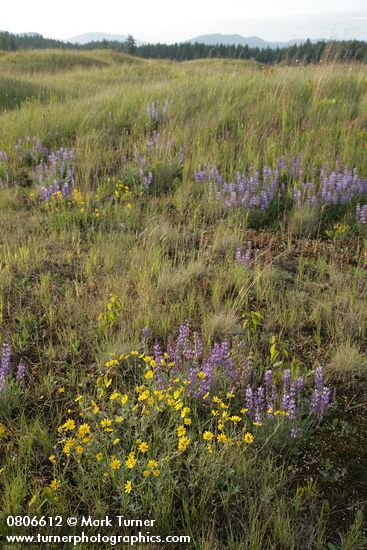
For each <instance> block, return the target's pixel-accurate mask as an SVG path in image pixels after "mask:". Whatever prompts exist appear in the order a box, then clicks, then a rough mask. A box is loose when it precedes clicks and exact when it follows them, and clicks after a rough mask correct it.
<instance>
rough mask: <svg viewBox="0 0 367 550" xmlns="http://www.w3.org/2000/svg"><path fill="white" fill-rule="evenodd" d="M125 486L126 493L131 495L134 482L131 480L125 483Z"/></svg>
mask: <svg viewBox="0 0 367 550" xmlns="http://www.w3.org/2000/svg"><path fill="white" fill-rule="evenodd" d="M124 488H125V493H126V494H127V495H129V494H130V493H131V490H132V483H131V481H130V480H129V481H127V482H126V483H125V485H124Z"/></svg>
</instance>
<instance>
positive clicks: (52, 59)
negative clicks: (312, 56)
mask: <svg viewBox="0 0 367 550" xmlns="http://www.w3.org/2000/svg"><path fill="white" fill-rule="evenodd" d="M0 67H1V71H2V75H3V77H2V78H1V80H0V105H1V108H2V109H3V112H2V113H1V114H0V117H1V125H0V151H1V150H5V151H6V152H7V154H8V156H9V163H8V164H7V165H6V166H5V165H4V163H3V164H1V163H0V180H3V181H4V182H5V183H6V185H5V188H2V189H0V210H1V217H0V324H1V326H0V337H1V338H0V339H1V341H2V342H5V341H6V342H10V343H11V345H12V350H13V353H14V360H15V361H16V360H19V359H20V358H21V357H23V358H24V361H25V363H26V365H27V371H28V376H27V378H26V383H25V385H24V386H23V387H22V386H19V384H17V383H16V382H14V381H13V382H12V383H9V384H8V386H7V388H6V392H3V393H2V394H0V422H1V423H2V424H3V426H4V428H5V433H4V434H3V436H1V435H0V502H1V505H0V508H1V510H2V512H1V513H2V519H4V518H5V517H6V516H7V515H9V514H12V515H14V514H29V515H38V516H42V515H56V514H57V513H58V514H61V515H63V516H65V517H66V516H68V515H69V516H70V515H78V514H82V513H83V514H92V515H93V514H94V515H95V516H97V515H103V514H107V513H108V514H110V515H113V514H114V513H116V511H122V513H124V514H125V515H128V514H129V513H130V514H131V515H135V516H137V517H140V516H141V515H143V516H144V515H149V516H150V517H152V518H154V519H156V520H157V524H158V525H159V528H160V532H161V533H165V534H167V533H168V534H173V533H174V534H188V535H190V536H191V537H192V541H193V543H192V547H195V548H200V549H203V550H204V549H208V550H209V549H222V548H223V549H227V548H228V549H232V548H233V549H237V548H241V549H242V548H243V549H247V548H248V549H251V550H254V549H259V550H262V549H265V548H269V549H270V548H274V549H282V548H284V549H286V548H287V549H298V548H302V549H304V548H310V549H314V548H320V549H322V548H328V549H330V550H332V549H335V548H337V549H351V550H352V549H358V548H361V549H362V548H364V545H365V543H366V538H365V537H366V531H365V529H366V526H365V523H364V516H363V514H364V513H365V503H366V500H367V486H366V482H365V479H364V478H365V476H364V472H365V468H366V464H367V455H366V450H365V449H366V448H367V447H366V443H367V441H366V427H367V417H366V415H365V412H364V407H363V404H364V403H365V390H366V382H365V379H366V326H367V313H366V312H367V292H366V288H367V272H366V251H367V247H366V244H367V241H366V234H365V231H364V229H363V228H362V229H361V227H360V226H359V227H358V226H357V225H356V223H355V220H354V215H353V211H352V209H346V210H345V209H344V210H343V209H339V210H337V212H331V213H330V212H329V211H319V210H312V211H307V210H304V209H302V210H300V211H298V210H296V209H293V207H290V208H286V210H285V211H284V212H278V211H276V212H273V213H271V215H270V214H269V215H264V216H263V217H259V216H258V215H256V216H246V215H245V214H244V213H243V212H242V213H241V212H240V211H232V212H229V213H224V212H223V211H222V210H220V209H218V206H217V205H216V204H214V203H213V202H212V201H211V200H210V198H209V196H208V194H207V193H206V192H205V191H204V190H202V189H201V188H200V186H199V185H198V184H195V183H194V177H193V174H194V171H195V170H196V169H198V168H199V167H201V168H202V167H203V166H204V165H205V164H206V163H210V164H216V165H217V166H218V167H219V168H220V169H221V171H222V172H223V173H225V174H227V175H228V177H231V176H233V175H234V173H235V171H236V170H237V169H245V168H246V167H249V166H253V167H255V168H261V167H262V165H263V164H264V163H266V164H267V165H269V166H274V165H275V164H276V162H277V160H278V158H279V157H280V156H281V155H283V154H284V155H288V154H293V155H298V154H299V153H302V154H303V161H302V162H303V169H304V172H305V174H306V177H311V170H312V168H315V167H317V168H320V167H321V166H322V165H323V164H324V163H330V164H331V165H333V164H334V162H335V160H336V158H337V157H340V159H341V161H342V163H344V164H345V165H347V166H348V167H350V168H352V167H354V166H356V167H357V168H358V171H359V173H360V174H362V175H364V176H366V174H367V157H366V154H365V150H366V145H367V69H366V67H365V66H361V65H358V66H357V65H351V66H349V65H347V66H338V65H325V66H317V67H312V66H309V67H275V68H272V69H270V70H269V69H268V68H267V69H266V70H263V69H262V67H261V66H258V65H256V64H254V63H248V62H238V61H223V60H207V61H194V62H187V63H182V64H177V63H173V62H163V61H145V60H141V59H139V60H137V59H134V58H132V57H129V56H126V55H122V54H121V55H120V54H115V53H112V52H109V51H95V52H86V53H71V52H63V51H62V52H61V51H60V52H52V51H49V52H25V53H23V52H17V53H14V54H12V53H9V54H2V55H1V57H0ZM13 97H14V99H13ZM9 98H12V99H9ZM157 98H158V99H159V100H160V104H161V105H164V102H165V100H166V99H168V102H169V110H168V115H167V119H166V120H165V121H164V123H162V124H161V125H160V127H159V128H158V131H159V132H160V140H161V150H160V152H159V153H158V154H157V157H156V158H154V159H153V161H152V170H153V174H154V185H153V186H152V188H151V189H150V192H149V193H144V192H143V191H142V189H141V187H139V185H138V183H137V182H138V180H139V172H138V165H137V164H136V163H135V164H134V162H135V161H134V155H135V147H136V146H138V147H139V149H140V150H143V151H145V150H146V141H147V138H148V135H149V133H150V132H151V130H152V127H151V126H150V125H149V122H148V119H147V115H146V105H147V103H148V102H152V101H154V100H155V99H157ZM226 130H229V131H230V132H229V136H228V138H227V139H225V138H224V136H225V132H226ZM27 136H29V137H30V138H31V139H32V138H33V136H36V137H37V138H39V139H40V140H42V141H43V142H44V143H45V144H46V145H47V146H48V147H49V148H50V149H52V150H56V149H57V148H58V147H60V146H64V147H71V146H73V147H74V149H75V158H76V161H75V165H76V180H77V185H78V189H80V191H81V193H82V198H83V201H84V205H81V204H76V201H74V202H73V203H72V205H71V206H65V205H61V206H55V207H53V208H51V207H48V208H47V207H46V206H45V205H44V204H42V203H41V201H39V200H38V198H37V190H36V188H35V186H34V185H33V186H32V185H31V186H30V185H29V184H30V180H31V175H32V171H33V169H34V164H35V162H33V161H32V160H31V159H29V158H28V157H27V158H26V159H25V160H20V159H19V157H17V155H16V151H15V145H16V143H17V141H18V139H19V138H21V139H22V140H23V141H24V140H25V139H26V138H27ZM173 138H175V142H174V141H173ZM181 147H184V149H185V161H184V164H183V167H180V166H179V165H178V160H177V159H178V157H179V153H180V148H181ZM125 157H126V158H127V159H128V163H127V164H126V163H125V162H124V160H123V159H124V158H125ZM126 166H127V168H126ZM107 178H110V180H109V181H108V180H107ZM112 178H116V180H113V179H112ZM119 179H121V180H122V181H123V183H124V184H127V185H129V193H130V194H129V195H128V196H127V195H126V197H125V195H124V191H121V193H122V195H123V197H122V198H121V199H120V198H118V199H117V198H116V197H115V196H114V190H115V183H116V181H119ZM306 181H307V180H306ZM128 204H130V205H131V207H128V206H127V205H128ZM95 208H98V211H99V214H98V216H97V215H96V213H95ZM81 210H82V211H81ZM337 222H338V223H345V224H346V229H345V230H343V231H341V232H339V233H338V230H337V228H336V226H335V224H336V223H337ZM248 240H251V241H252V242H253V243H254V245H255V246H256V247H258V248H259V250H260V253H259V257H258V260H257V261H256V262H255V263H254V265H253V266H251V268H250V269H245V268H243V267H242V266H239V265H238V264H236V262H235V261H234V255H235V250H236V247H237V246H238V245H245V244H246V242H247V241H248ZM111 293H113V294H115V295H116V296H117V297H118V300H119V304H120V306H119V308H118V311H116V316H115V317H113V319H112V321H110V322H106V323H105V324H103V321H101V320H100V321H98V319H99V315H100V314H101V313H103V312H106V306H107V304H108V301H109V297H110V295H111ZM255 311H259V312H260V313H261V315H262V321H261V323H260V325H259V326H258V327H257V329H256V331H253V330H251V323H249V324H247V326H246V327H244V324H243V323H244V320H245V319H249V318H250V316H251V312H255ZM186 321H189V322H190V324H191V327H192V330H196V331H198V332H199V333H200V334H201V335H202V337H203V341H204V343H205V345H209V344H210V343H213V342H215V341H217V340H218V339H220V338H224V337H229V338H230V337H233V336H236V335H242V336H243V337H244V338H245V339H246V340H247V346H248V349H249V351H250V352H251V360H252V361H253V364H254V365H255V366H256V368H257V369H259V370H260V371H262V370H265V368H266V367H267V366H268V365H269V347H270V340H271V338H272V336H275V337H276V343H277V349H278V350H279V352H280V360H282V362H283V367H284V366H289V365H290V364H292V365H293V368H294V369H295V370H297V369H298V371H299V372H304V373H308V374H309V375H310V377H311V373H312V372H313V371H314V369H315V367H316V366H317V365H318V364H323V365H326V366H327V369H326V371H327V373H328V376H329V378H330V381H331V383H332V384H333V386H334V387H336V398H335V403H334V406H333V408H332V410H331V411H330V412H329V413H328V415H327V416H326V418H325V419H324V420H323V422H322V423H321V424H320V425H319V426H317V427H314V429H313V430H309V427H308V426H307V425H306V424H305V425H304V426H303V432H302V437H301V438H300V441H299V442H298V443H295V444H293V445H292V444H291V443H290V442H289V440H288V438H287V436H286V434H285V433H284V432H283V431H282V425H281V424H280V425H279V426H280V428H279V430H277V431H276V433H275V434H273V432H272V428H271V427H269V428H266V430H267V429H268V430H269V431H268V432H266V430H264V432H262V431H261V430H258V432H256V434H255V436H256V437H255V443H254V445H253V446H251V447H250V448H249V449H247V450H246V452H242V451H241V452H240V451H239V450H238V448H237V447H236V446H233V447H231V446H229V447H228V449H227V450H226V451H225V452H224V451H220V450H218V451H217V450H216V451H215V452H214V453H213V455H208V454H207V453H206V452H204V451H203V450H202V446H200V444H201V443H202V442H201V443H200V444H199V443H198V444H197V445H192V447H190V448H189V450H188V451H187V453H186V454H182V455H177V456H176V454H175V453H174V452H173V451H172V448H173V447H174V445H175V441H176V440H175V437H176V434H175V429H176V426H177V421H176V416H177V413H175V412H174V411H172V410H167V411H165V412H164V415H163V417H159V415H157V417H154V418H153V419H152V420H150V421H149V422H151V424H150V423H149V422H147V424H144V423H142V425H140V424H139V423H140V422H141V419H140V418H139V419H137V418H136V417H135V416H131V417H127V419H126V423H125V424H124V430H125V431H123V432H122V437H121V439H122V440H123V445H124V451H125V452H126V453H127V452H128V451H129V445H130V443H131V441H133V440H134V438H137V437H143V436H144V437H145V438H147V439H148V438H151V439H150V440H149V441H150V446H151V450H152V452H153V453H154V454H155V455H156V456H160V460H161V462H162V464H165V462H164V461H165V457H166V456H167V457H170V461H171V462H169V464H168V465H166V466H164V467H162V473H161V475H160V477H157V479H156V482H155V483H152V484H150V485H149V486H148V485H147V486H144V490H143V489H142V490H141V491H140V492H139V491H136V492H135V491H134V492H133V493H132V496H131V498H129V497H128V496H127V495H126V494H125V493H124V492H123V490H122V489H121V487H122V483H124V482H125V481H126V477H125V478H124V477H123V476H122V473H120V474H119V473H118V472H117V473H112V474H111V472H110V471H109V470H108V472H109V475H108V476H107V477H106V478H104V476H103V474H104V473H105V470H106V467H105V463H104V465H102V466H103V467H102V466H101V465H98V464H96V463H95V460H94V455H93V456H92V454H90V456H89V455H88V457H86V458H85V462H81V465H78V464H77V463H73V464H71V463H69V459H67V458H65V456H64V457H63V458H62V459H60V460H58V462H57V464H56V465H53V464H51V462H50V461H49V460H48V457H49V456H50V455H52V454H57V456H58V458H59V456H62V451H61V449H60V443H58V441H59V440H60V434H58V432H57V428H58V426H60V424H62V423H63V422H64V421H65V418H66V416H67V413H66V411H67V409H69V408H70V409H72V410H73V414H75V415H78V414H79V412H82V413H83V414H84V415H85V416H84V419H85V421H88V422H89V423H90V425H91V426H92V427H93V445H96V447H95V448H94V447H93V448H92V447H91V448H92V450H93V453H94V451H95V452H97V451H98V450H100V449H99V448H97V447H98V445H100V448H101V450H102V451H103V452H104V453H106V456H107V452H109V453H111V452H112V451H111V442H108V441H107V440H106V434H104V433H101V430H100V428H99V427H98V426H97V423H96V421H94V420H93V416H91V412H90V411H88V410H87V408H86V407H85V408H83V407H84V405H83V406H82V405H80V404H79V403H78V402H77V403H75V399H76V398H77V396H78V395H83V399H84V401H83V403H88V404H89V405H90V403H91V400H97V401H98V399H99V400H100V401H98V403H99V404H100V407H101V409H102V411H103V414H106V415H107V414H110V412H109V411H111V409H110V407H111V406H112V405H111V403H110V402H109V400H108V399H107V398H106V396H103V395H102V396H100V395H99V394H98V390H97V387H96V384H97V380H98V379H99V378H100V377H101V376H102V375H104V374H105V373H106V372H107V374H108V376H109V377H110V379H111V380H113V387H116V388H117V389H118V390H119V391H121V393H124V391H126V392H128V393H129V395H130V394H133V393H134V386H135V384H138V383H140V382H141V379H140V378H139V377H140V376H141V375H140V374H139V370H138V369H137V368H134V363H133V362H131V363H129V361H127V362H126V363H121V364H119V366H118V368H112V369H111V370H110V369H108V368H107V369H106V367H105V363H106V362H108V361H109V360H110V359H111V355H110V354H113V353H115V354H117V356H120V355H121V354H128V353H130V352H131V351H132V350H134V349H137V350H138V351H139V352H141V351H142V341H141V330H142V328H143V327H145V326H149V327H150V329H151V331H152V337H151V343H153V340H154V339H158V340H160V341H162V342H166V341H167V338H168V336H169V335H172V334H173V335H175V334H176V333H177V330H178V327H179V325H180V324H182V323H184V322H186ZM282 350H283V351H282ZM284 350H285V351H286V353H284ZM283 367H282V368H283ZM60 388H65V392H59V389H60ZM241 391H243V389H242V390H241ZM236 399H238V400H240V395H238V396H236ZM191 406H192V407H193V412H192V419H193V424H194V426H195V430H196V432H197V439H198V442H199V441H200V434H201V432H202V431H203V430H206V429H208V428H207V426H208V424H207V422H208V420H207V416H206V412H205V407H203V408H200V407H201V405H200V404H199V405H195V403H194V404H192V405H191ZM78 407H81V408H80V409H79V408H78ZM196 407H197V408H196ZM111 414H112V413H111ZM175 415H176V416H175ZM138 427H139V429H138ZM196 432H195V433H196ZM262 433H264V434H265V435H261V434H262ZM272 434H273V435H272ZM267 437H269V441H267ZM262 438H263V439H262ZM263 443H264V444H263ZM241 449H242V447H241ZM90 452H91V453H92V451H90ZM351 457H352V458H353V460H352V459H351ZM83 460H84V459H83ZM121 472H122V470H121ZM119 475H121V477H119ZM134 475H135V474H134ZM136 475H137V474H136ZM54 478H56V479H59V480H60V481H61V486H60V488H59V489H58V490H57V491H52V490H51V489H50V487H49V485H50V482H51V481H52V479H54ZM150 479H151V478H150ZM139 483H140V481H138V479H136V482H135V481H134V484H135V485H138V484H139ZM0 533H1V534H4V533H5V527H4V525H2V526H1V529H0ZM87 547H88V546H87ZM167 547H168V546H167Z"/></svg>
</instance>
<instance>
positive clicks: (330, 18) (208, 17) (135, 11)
mask: <svg viewBox="0 0 367 550" xmlns="http://www.w3.org/2000/svg"><path fill="white" fill-rule="evenodd" d="M0 28H1V30H7V31H9V32H15V33H22V32H39V33H41V34H43V35H44V36H45V37H50V38H59V39H67V38H70V37H73V36H76V35H79V34H83V33H86V32H106V33H113V34H124V35H126V34H132V35H133V36H134V37H136V38H138V39H140V40H143V41H147V42H148V41H149V42H158V41H160V42H167V43H170V42H176V41H177V42H179V41H183V40H186V39H190V38H192V37H194V36H198V35H201V34H209V33H217V32H220V33H222V34H241V35H243V36H254V35H256V36H260V37H261V38H264V39H265V40H273V41H286V40H290V39H293V38H358V39H361V40H367V0H348V1H347V2H346V1H345V0H225V1H223V0H184V1H180V2H178V1H174V0H135V1H134V0H102V1H101V0H87V1H86V0H62V1H61V2H52V0H51V1H50V0H32V1H30V0H17V1H16V2H6V8H5V9H4V8H3V9H2V13H1V22H0Z"/></svg>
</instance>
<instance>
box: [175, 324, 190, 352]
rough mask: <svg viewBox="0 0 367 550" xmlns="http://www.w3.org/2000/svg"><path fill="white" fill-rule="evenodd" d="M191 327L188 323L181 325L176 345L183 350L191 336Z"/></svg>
mask: <svg viewBox="0 0 367 550" xmlns="http://www.w3.org/2000/svg"><path fill="white" fill-rule="evenodd" d="M189 333H190V329H189V327H188V325H181V326H180V328H179V334H178V337H177V340H176V347H177V349H178V350H181V349H182V348H183V347H184V345H185V344H186V342H187V339H188V337H189Z"/></svg>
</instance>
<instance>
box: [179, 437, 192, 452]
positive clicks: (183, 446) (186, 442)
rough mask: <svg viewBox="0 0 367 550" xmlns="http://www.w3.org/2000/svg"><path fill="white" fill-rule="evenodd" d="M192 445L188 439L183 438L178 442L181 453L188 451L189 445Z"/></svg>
mask: <svg viewBox="0 0 367 550" xmlns="http://www.w3.org/2000/svg"><path fill="white" fill-rule="evenodd" d="M189 444H190V439H189V438H187V437H181V438H180V439H179V440H178V450H179V451H181V452H184V451H186V449H187V447H188V445H189Z"/></svg>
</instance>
